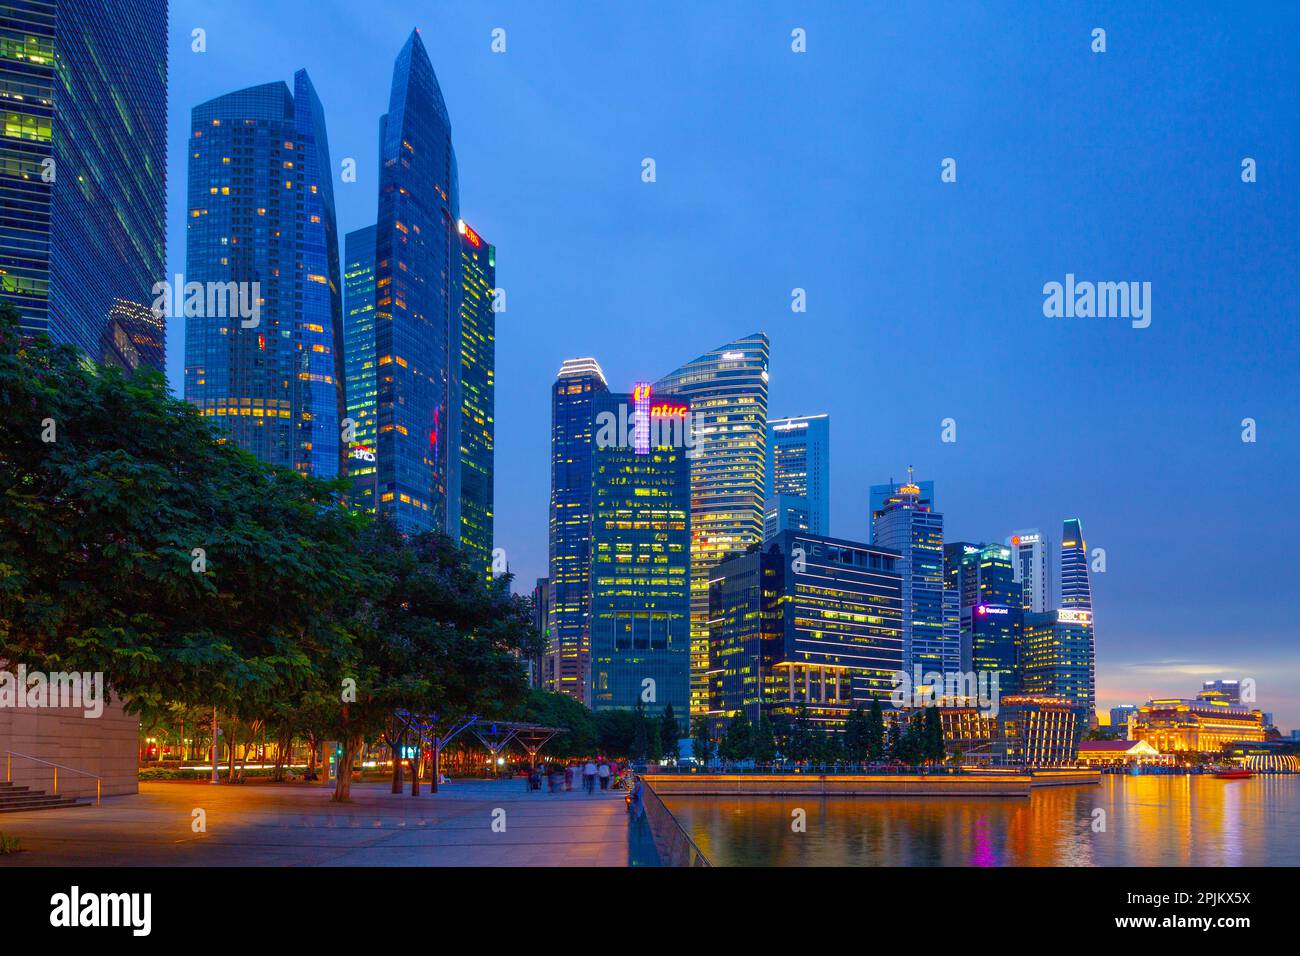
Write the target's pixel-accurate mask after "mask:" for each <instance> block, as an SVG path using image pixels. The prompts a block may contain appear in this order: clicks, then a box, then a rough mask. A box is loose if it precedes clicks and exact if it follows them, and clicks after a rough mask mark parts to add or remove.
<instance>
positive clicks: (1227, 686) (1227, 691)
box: [1201, 680, 1241, 704]
mask: <svg viewBox="0 0 1300 956" xmlns="http://www.w3.org/2000/svg"><path fill="white" fill-rule="evenodd" d="M1201 692H1202V693H1203V694H1220V695H1222V698H1223V700H1226V701H1227V702H1228V703H1230V704H1240V703H1241V681H1239V680H1207V681H1202V682H1201Z"/></svg>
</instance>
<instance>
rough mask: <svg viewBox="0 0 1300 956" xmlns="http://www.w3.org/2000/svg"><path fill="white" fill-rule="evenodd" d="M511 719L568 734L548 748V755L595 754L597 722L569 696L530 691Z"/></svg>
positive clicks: (564, 734) (584, 755) (578, 755)
mask: <svg viewBox="0 0 1300 956" xmlns="http://www.w3.org/2000/svg"><path fill="white" fill-rule="evenodd" d="M512 719H514V720H521V721H525V722H527V723H532V724H540V725H542V726H543V727H563V728H564V730H565V733H563V734H559V735H557V736H556V737H554V738H552V740H551V742H550V743H548V744H547V745H546V748H547V752H548V753H550V754H552V755H554V756H556V757H587V756H590V755H591V754H593V753H595V751H596V719H595V717H594V716H593V715H592V713H591V711H590V710H588V709H587V708H586V707H584V706H582V704H581V703H579V702H578V701H576V700H574V699H573V698H572V697H570V696H569V695H568V694H553V693H549V692H547V691H543V690H530V691H529V692H528V696H527V697H526V698H525V699H524V701H523V703H522V704H521V705H520V707H519V708H518V710H516V711H515V712H514V714H513V715H512Z"/></svg>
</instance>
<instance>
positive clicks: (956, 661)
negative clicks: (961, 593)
mask: <svg viewBox="0 0 1300 956" xmlns="http://www.w3.org/2000/svg"><path fill="white" fill-rule="evenodd" d="M932 499H933V495H931V500H932ZM871 519H872V520H871V528H872V539H871V540H872V544H876V545H880V546H881V547H885V548H889V549H891V550H893V551H897V552H898V553H899V559H898V572H899V574H900V575H901V577H902V586H903V669H904V670H905V671H907V672H908V673H909V674H910V673H912V671H913V668H915V667H916V666H918V665H919V666H920V667H921V669H922V671H923V672H927V671H934V672H938V673H940V674H951V673H955V672H956V671H958V670H960V669H961V616H960V615H961V611H960V602H959V598H958V594H957V592H956V591H955V590H949V589H948V588H947V587H946V579H945V573H944V545H943V515H942V514H940V513H939V512H937V511H934V510H933V508H932V506H931V505H929V504H922V503H921V486H920V485H918V484H915V483H913V482H911V480H910V479H909V481H908V482H907V483H906V484H903V485H899V486H898V487H897V489H896V490H895V491H894V492H893V493H892V494H890V495H888V496H887V497H886V498H885V499H884V501H883V502H882V503H881V507H880V509H879V511H873V512H872V515H871Z"/></svg>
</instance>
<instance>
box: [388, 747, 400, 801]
mask: <svg viewBox="0 0 1300 956" xmlns="http://www.w3.org/2000/svg"><path fill="white" fill-rule="evenodd" d="M388 747H389V749H390V750H392V753H393V793H401V792H402V748H401V743H400V739H399V742H398V743H393V742H392V741H391V740H390V741H389V742H388Z"/></svg>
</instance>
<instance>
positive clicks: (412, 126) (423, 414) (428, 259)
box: [375, 30, 461, 540]
mask: <svg viewBox="0 0 1300 956" xmlns="http://www.w3.org/2000/svg"><path fill="white" fill-rule="evenodd" d="M379 131H380V136H379V140H380V156H379V158H380V172H379V212H378V216H377V219H376V224H375V365H376V383H375V384H376V429H377V435H376V449H377V456H376V457H377V461H376V466H377V468H378V473H377V478H376V487H377V490H378V492H379V502H378V510H379V511H381V512H385V513H387V514H390V515H392V517H393V519H394V520H395V521H396V523H397V525H398V527H399V528H402V529H403V530H405V531H410V532H421V531H430V530H433V531H445V532H446V533H447V534H449V535H451V536H452V538H454V539H456V540H459V539H460V487H459V485H460V482H459V474H460V468H459V464H460V447H461V446H460V424H461V415H460V408H461V397H460V375H461V360H460V355H459V354H458V353H459V350H460V345H461V331H460V302H459V299H460V286H461V283H460V266H461V252H460V237H459V235H458V232H457V223H458V222H459V220H460V210H459V206H460V199H459V186H458V177H457V172H456V154H455V151H454V150H453V149H452V142H451V120H450V118H449V117H448V114H447V105H446V103H445V101H444V100H443V96H442V90H441V88H440V87H439V86H438V78H437V77H436V76H435V75H434V71H433V64H432V63H430V62H429V55H428V53H427V52H426V51H425V48H424V41H423V40H421V39H420V34H419V31H418V30H417V31H414V32H412V34H411V36H410V38H409V39H408V40H407V41H406V45H405V46H404V47H402V50H401V52H400V53H399V54H398V55H397V61H396V63H395V64H394V66H393V85H392V91H391V94H390V97H389V103H388V113H387V114H385V115H384V116H383V117H382V118H381V120H380V124H379Z"/></svg>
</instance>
